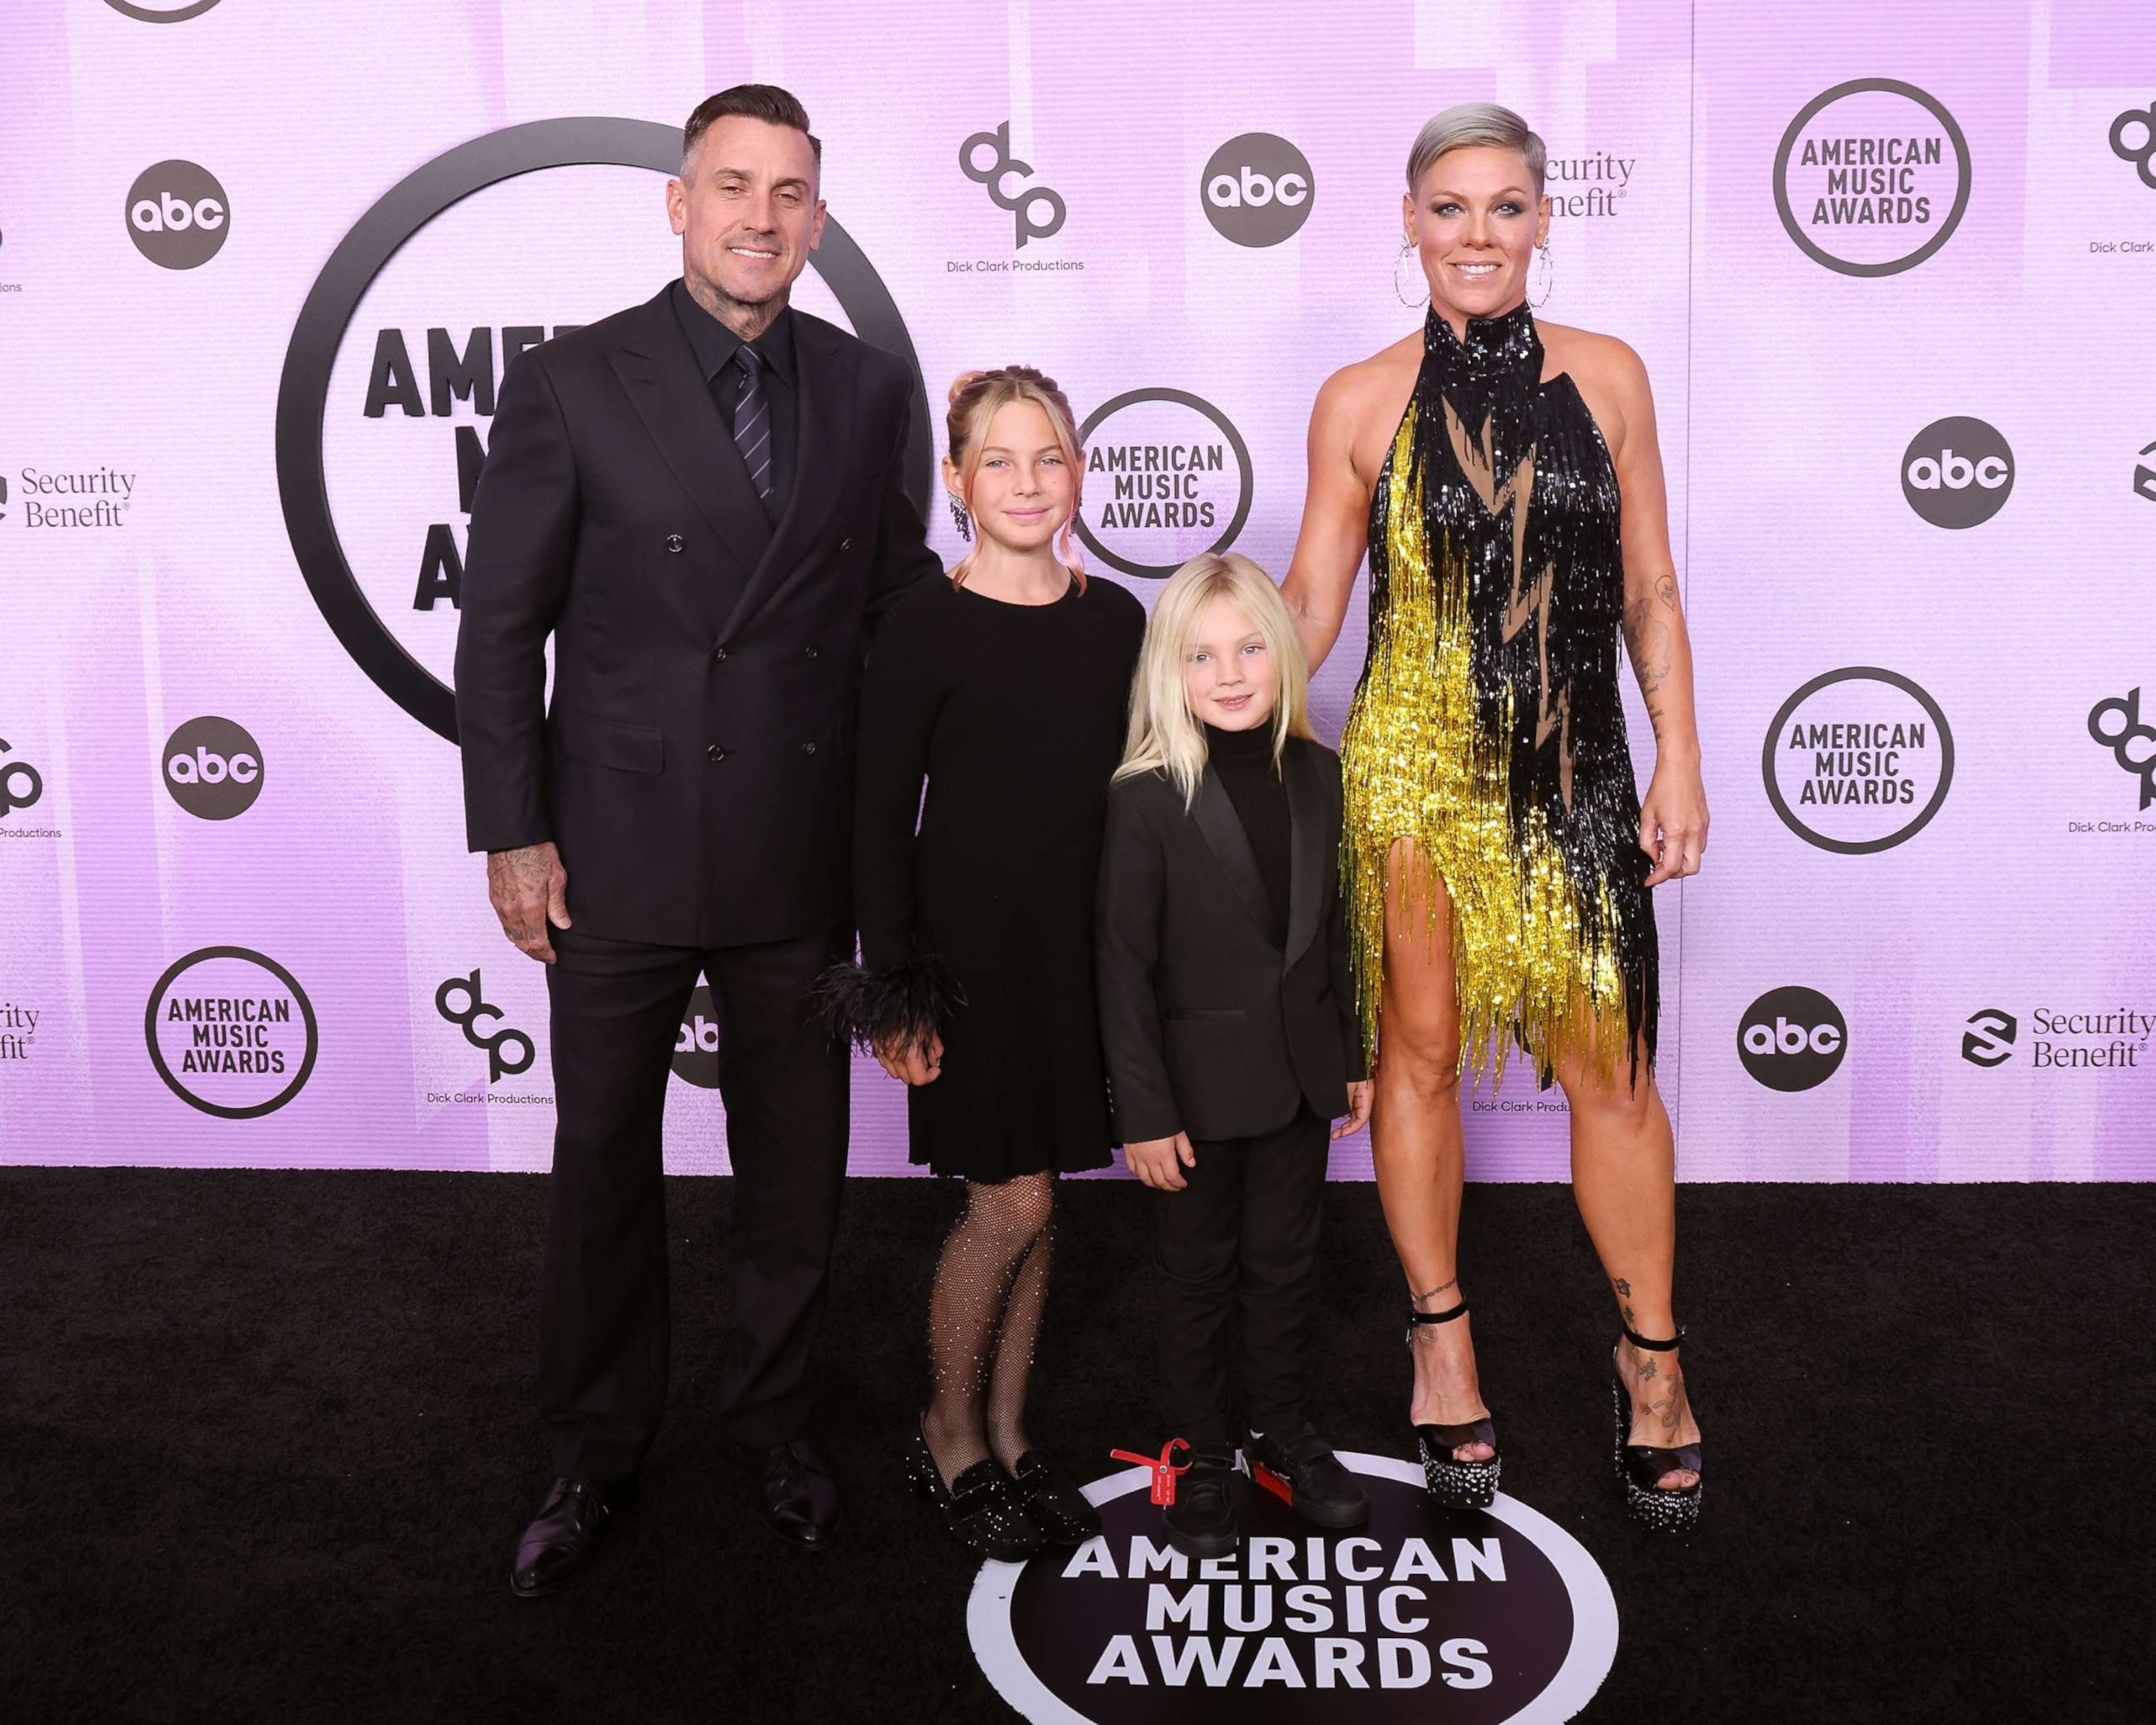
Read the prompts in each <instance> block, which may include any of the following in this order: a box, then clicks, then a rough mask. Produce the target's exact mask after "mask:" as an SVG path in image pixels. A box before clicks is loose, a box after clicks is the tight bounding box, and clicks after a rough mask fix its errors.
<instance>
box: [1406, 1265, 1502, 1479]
mask: <svg viewBox="0 0 2156 1725" xmlns="http://www.w3.org/2000/svg"><path fill="white" fill-rule="evenodd" d="M1466 1315H1467V1302H1466V1301H1465V1300H1462V1301H1460V1303H1459V1304H1458V1305H1457V1306H1455V1307H1452V1308H1451V1309H1450V1311H1446V1312H1417V1311H1416V1310H1414V1307H1409V1308H1408V1347H1409V1348H1410V1349H1412V1348H1414V1332H1415V1326H1416V1325H1418V1324H1449V1323H1450V1322H1452V1321H1453V1319H1455V1318H1456V1317H1466ZM1415 1442H1416V1444H1417V1445H1418V1446H1419V1448H1420V1449H1421V1450H1422V1477H1423V1483H1424V1485H1425V1486H1428V1487H1429V1488H1430V1496H1431V1497H1435V1499H1436V1500H1437V1501H1438V1502H1440V1503H1442V1504H1445V1505H1447V1506H1449V1507H1452V1508H1454V1509H1487V1508H1489V1507H1490V1500H1491V1498H1493V1497H1496V1495H1497V1479H1498V1476H1499V1475H1500V1474H1501V1473H1502V1472H1503V1471H1504V1466H1505V1458H1504V1457H1503V1456H1502V1455H1499V1454H1497V1453H1496V1450H1497V1425H1496V1421H1495V1420H1493V1419H1492V1418H1491V1416H1490V1415H1489V1414H1484V1415H1483V1416H1482V1417H1481V1419H1480V1420H1468V1421H1467V1422H1466V1424H1465V1425H1418V1426H1417V1427H1415ZM1469 1444H1487V1445H1489V1446H1490V1451H1491V1453H1490V1459H1489V1460H1488V1461H1455V1459H1454V1457H1453V1454H1452V1452H1453V1451H1454V1450H1457V1449H1461V1448H1464V1447H1465V1446H1466V1445H1469Z"/></svg>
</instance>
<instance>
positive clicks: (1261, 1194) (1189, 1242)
mask: <svg viewBox="0 0 2156 1725" xmlns="http://www.w3.org/2000/svg"><path fill="white" fill-rule="evenodd" d="M1329 1142H1330V1131H1329V1127H1328V1126H1327V1122H1324V1121H1322V1120H1319V1119H1317V1118H1316V1117H1313V1116H1312V1114H1310V1113H1309V1112H1308V1111H1302V1112H1300V1113H1298V1114H1297V1115H1296V1117H1295V1118H1294V1119H1292V1120H1291V1121H1289V1122H1287V1124H1286V1125H1285V1126H1282V1127H1276V1128H1275V1129H1274V1130H1273V1131H1271V1132H1260V1133H1259V1134H1257V1135H1256V1136H1255V1137H1247V1138H1221V1139H1208V1140H1205V1141H1203V1142H1200V1141H1199V1140H1196V1139H1193V1140H1192V1141H1191V1150H1192V1152H1193V1154H1195V1155H1196V1157H1197V1158H1198V1165H1197V1166H1196V1167H1195V1168H1185V1169H1183V1179H1184V1180H1185V1181H1186V1182H1187V1183H1188V1184H1187V1186H1186V1187H1185V1189H1183V1191H1181V1192H1156V1193H1154V1194H1152V1202H1153V1205H1154V1207H1155V1211H1156V1214H1157V1215H1158V1252H1159V1264H1160V1271H1161V1276H1162V1290H1161V1296H1160V1312H1159V1315H1158V1327H1159V1333H1160V1361H1161V1375H1162V1378H1163V1385H1164V1388H1163V1394H1162V1402H1163V1411H1164V1412H1165V1413H1166V1414H1167V1416H1168V1428H1167V1435H1168V1436H1170V1437H1179V1438H1183V1439H1187V1440H1188V1441H1189V1442H1191V1443H1193V1444H1228V1445H1232V1444H1235V1443H1238V1442H1240V1440H1241V1433H1240V1431H1238V1430H1236V1429H1235V1425H1234V1424H1233V1416H1234V1402H1235V1398H1234V1396H1233V1394H1232V1390H1231V1385H1233V1384H1234V1382H1235V1379H1237V1378H1240V1389H1241V1392H1242V1395H1241V1403H1242V1413H1243V1419H1244V1421H1245V1425H1247V1427H1248V1428H1249V1429H1250V1430H1254V1431H1278V1430H1286V1431H1290V1432H1293V1431H1296V1430H1301V1425H1302V1421H1303V1418H1304V1414H1303V1395H1304V1389H1305V1385H1306V1382H1307V1378H1308V1363H1309V1344H1310V1300H1311V1291H1312V1286H1311V1285H1312V1278H1313V1276H1314V1275H1315V1273H1316V1270H1317V1244H1318V1239H1319V1235H1320V1234H1321V1232H1322V1226H1323V1219H1324V1201H1325V1163H1326V1149H1327V1144H1328V1143H1329ZM1238 1332H1240V1334H1238Z"/></svg>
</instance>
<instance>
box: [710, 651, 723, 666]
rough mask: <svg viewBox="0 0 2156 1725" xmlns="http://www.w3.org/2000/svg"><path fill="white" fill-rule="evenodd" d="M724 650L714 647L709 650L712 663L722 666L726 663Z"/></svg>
mask: <svg viewBox="0 0 2156 1725" xmlns="http://www.w3.org/2000/svg"><path fill="white" fill-rule="evenodd" d="M711 659H712V662H713V663H715V664H724V663H725V661H726V649H725V648H723V647H714V648H712V649H711Z"/></svg>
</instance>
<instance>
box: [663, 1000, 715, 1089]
mask: <svg viewBox="0 0 2156 1725" xmlns="http://www.w3.org/2000/svg"><path fill="white" fill-rule="evenodd" d="M674 1076H675V1077H676V1078H680V1079H685V1080H686V1081H688V1082H689V1083H690V1084H693V1085H695V1086H696V1088H697V1089H698V1090H716V1089H717V1088H718V1087H719V1009H718V1008H717V1007H716V1005H714V1004H712V1000H711V984H709V983H697V984H696V988H695V989H694V990H693V991H691V993H690V996H689V1004H688V1005H687V1007H685V1009H683V1011H682V1014H681V1028H680V1031H679V1032H678V1033H677V1034H675V1038H674Z"/></svg>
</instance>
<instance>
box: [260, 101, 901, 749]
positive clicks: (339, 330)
mask: <svg viewBox="0 0 2156 1725" xmlns="http://www.w3.org/2000/svg"><path fill="white" fill-rule="evenodd" d="M594 166H596V167H641V168H648V169H649V170H650V171H651V172H654V173H660V174H669V175H670V174H675V173H677V172H680V167H681V134H680V131H679V130H678V129H676V128H675V127H673V126H661V125H660V124H659V123H658V122H657V121H650V120H621V119H613V118H601V117H592V118H579V119H565V120H534V121H529V122H527V123H526V124H525V125H522V126H507V127H505V128H504V129H503V130H502V131H492V132H488V133H486V134H485V136H481V137H476V138H474V139H472V140H470V141H469V142H467V143H463V144H459V145H458V146H456V147H455V148H454V149H453V150H449V151H444V153H443V154H441V155H439V156H437V157H435V158H434V160H433V161H432V162H427V163H424V164H423V166H421V167H417V168H414V169H413V171H412V172H410V173H408V174H407V175H406V176H405V177H403V179H401V180H399V181H398V182H397V183H396V184H395V185H394V186H393V187H390V188H389V190H388V191H387V192H385V193H383V194H382V197H381V198H379V199H377V201H376V203H375V204H374V207H373V208H372V209H370V210H368V211H367V213H366V214H365V215H363V216H362V217H361V218H359V220H358V221H357V223H355V224H354V225H353V227H352V231H351V232H350V233H349V234H346V235H345V237H344V239H342V240H341V242H340V243H339V244H338V245H337V248H336V250H335V251H333V252H331V254H330V256H329V261H328V262H327V263H326V264H323V265H322V271H321V275H318V276H316V278H315V285H314V286H313V287H312V288H311V289H310V290H308V293H307V298H306V303H305V305H302V306H301V307H300V316H299V321H297V322H296V323H295V324H294V325H293V326H292V340H291V342H290V346H288V347H286V349H285V369H284V374H283V376H282V377H280V380H279V382H278V386H277V490H278V495H279V496H280V498H281V499H282V501H283V503H284V506H285V532H286V534H287V535H288V536H290V540H291V542H292V553H293V555H294V557H296V558H297V559H298V560H299V564H300V573H301V574H303V575H304V576H305V577H306V581H307V588H308V591H309V592H311V593H313V594H314V597H315V603H316V605H317V606H318V607H319V608H321V614H322V616H323V619H325V620H326V622H327V623H328V624H329V626H330V628H331V631H332V632H334V633H335V634H336V638H337V639H338V641H339V642H340V643H341V644H342V645H343V647H344V649H345V651H346V653H348V654H350V655H352V660H354V662H356V663H357V665H358V666H359V668H360V669H361V670H363V671H365V672H366V673H367V675H368V676H369V677H371V678H372V679H373V680H374V683H375V686H376V687H377V688H379V689H380V690H381V691H382V693H383V694H385V695H387V696H388V697H389V698H390V699H391V700H392V701H395V702H396V703H397V704H398V706H401V707H403V709H404V711H406V712H408V713H409V714H411V716H413V718H415V719H417V720H418V721H419V722H420V723H421V724H423V725H424V726H427V727H428V728H429V730H432V731H434V732H439V734H440V735H441V736H443V737H446V738H447V739H448V740H449V742H455V741H456V740H457V709H456V696H455V695H454V693H453V692H452V691H450V689H449V685H447V684H445V683H444V682H442V681H441V680H439V678H437V677H436V676H435V675H434V673H433V672H431V671H429V670H427V669H426V667H425V666H423V665H421V664H420V663H419V662H418V660H416V659H414V658H413V657H412V655H410V654H409V653H408V652H406V651H405V650H404V646H403V643H402V642H400V641H399V640H398V639H397V637H396V636H395V635H393V634H391V633H390V631H389V629H388V625H387V624H384V623H383V622H382V619H381V618H380V617H379V616H377V614H375V610H374V607H373V606H372V605H371V604H370V603H367V595H366V594H365V593H362V592H361V591H360V586H359V582H358V580H357V578H355V577H354V575H353V574H352V565H351V563H350V562H349V561H348V560H347V559H346V557H345V554H344V547H343V545H342V543H341V542H340V541H339V540H338V538H337V531H336V521H335V520H334V519H333V518H332V517H331V513H330V498H329V481H328V478H327V475H326V474H325V473H324V471H323V468H322V421H323V417H324V415H325V414H326V413H327V412H328V410H329V391H330V373H331V370H332V368H333V367H335V366H336V357H337V350H338V348H339V347H341V346H342V345H343V342H344V335H345V330H346V326H348V325H349V324H350V323H351V321H352V314H353V313H354V312H355V311H357V310H358V308H359V302H360V300H361V299H362V298H363V297H364V296H365V295H366V293H367V289H368V287H369V286H370V285H372V283H373V281H374V279H375V277H376V276H377V275H380V274H381V273H382V270H383V269H384V268H386V267H387V266H388V263H389V260H390V259H392V258H393V257H395V256H396V255H397V254H398V251H399V250H401V249H403V246H404V244H405V243H406V242H407V241H408V240H409V239H411V238H412V237H413V235H414V234H417V233H418V231H419V230H420V229H421V228H424V227H425V226H426V225H427V223H429V222H431V221H433V220H434V218H435V217H437V216H439V215H440V214H441V213H443V212H444V210H446V209H449V208H451V207H453V206H454V205H455V204H459V203H462V202H463V201H464V200H465V198H469V197H470V196H471V195H472V194H473V193H476V192H483V191H485V189H486V188H487V187H490V186H494V185H498V184H500V182H502V181H504V180H509V179H514V178H516V177H517V176H518V175H520V174H528V173H536V172H540V171H541V170H542V169H546V168H550V167H594ZM809 261H810V263H811V264H814V267H815V270H816V273H817V274H818V275H819V276H821V277H822V278H823V279H824V285H826V286H827V287H829V289H830V290H831V292H832V295H834V297H835V298H836V299H837V300H838V302H839V305H841V306H843V307H844V309H845V313H846V316H848V317H849V318H850V319H851V320H852V321H853V326H854V331H855V334H856V335H858V336H860V339H861V340H862V341H865V342H867V343H868V344H869V345H870V347H880V348H882V349H884V350H885V352H888V353H891V354H893V355H895V356H896V357H898V358H900V359H902V360H904V361H905V362H906V368H907V369H908V370H909V371H911V372H912V374H913V386H914V398H913V412H912V424H911V428H910V429H909V430H908V433H907V436H906V454H905V458H904V459H905V470H906V490H907V492H908V493H909V494H910V495H911V496H912V498H913V500H914V501H915V502H916V504H918V505H919V506H921V507H922V508H923V509H924V510H925V509H926V508H927V502H928V495H929V486H930V480H931V475H932V473H933V471H934V468H935V459H934V444H933V436H934V433H933V429H932V420H931V419H930V418H929V411H928V389H927V384H926V383H925V382H923V380H922V378H921V360H920V357H919V356H918V355H917V354H916V353H915V352H914V350H913V338H912V337H911V336H910V335H908V334H907V333H906V320H905V319H904V318H903V317H902V316H900V314H899V310H898V302H897V301H896V300H893V299H892V298H891V290H890V289H889V288H887V287H885V285H884V282H883V278H882V277H881V276H880V275H877V274H876V271H875V265H874V264H871V263H870V262H869V260H868V257H867V254H865V253H864V252H863V251H862V250H861V249H860V246H859V245H857V244H855V242H854V239H853V237H852V236H851V235H850V234H848V233H847V232H846V230H845V229H844V228H843V227H842V226H840V225H839V223H838V222H837V221H836V220H834V219H832V218H825V221H824V239H823V243H822V244H821V245H820V246H819V248H818V249H817V250H816V251H815V252H814V253H813V254H810V258H809Z"/></svg>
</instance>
